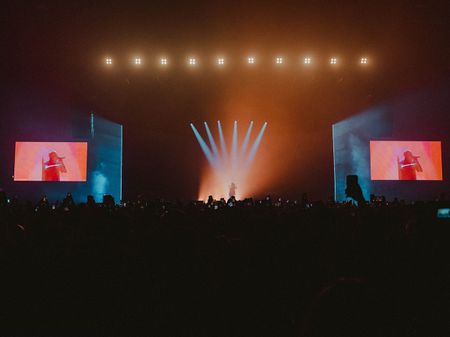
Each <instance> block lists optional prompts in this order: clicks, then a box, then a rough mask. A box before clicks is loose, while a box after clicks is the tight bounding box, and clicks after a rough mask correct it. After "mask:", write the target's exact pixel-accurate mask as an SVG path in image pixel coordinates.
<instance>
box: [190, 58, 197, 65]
mask: <svg viewBox="0 0 450 337" xmlns="http://www.w3.org/2000/svg"><path fill="white" fill-rule="evenodd" d="M189 65H190V66H195V65H197V59H196V58H193V57H190V58H189Z"/></svg>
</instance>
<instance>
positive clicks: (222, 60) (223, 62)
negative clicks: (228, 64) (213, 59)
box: [217, 57, 225, 66]
mask: <svg viewBox="0 0 450 337" xmlns="http://www.w3.org/2000/svg"><path fill="white" fill-rule="evenodd" d="M217 64H218V65H220V66H223V65H224V64H225V59H224V58H223V57H219V58H217Z"/></svg>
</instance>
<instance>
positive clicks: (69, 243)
mask: <svg viewBox="0 0 450 337" xmlns="http://www.w3.org/2000/svg"><path fill="white" fill-rule="evenodd" d="M446 207H450V206H449V202H448V201H446V200H445V198H444V197H441V198H440V199H439V200H437V201H431V202H416V203H411V204H407V203H404V202H401V201H397V200H395V201H393V202H387V201H386V200H385V199H383V198H375V197H373V198H372V201H371V202H367V203H364V204H363V203H360V205H358V206H356V205H354V204H353V203H352V202H348V203H336V202H333V201H328V202H310V201H309V200H308V198H307V196H306V195H303V197H302V198H301V200H299V201H289V200H283V199H279V198H276V199H272V198H270V197H266V198H264V199H262V200H253V199H246V200H242V201H236V200H235V199H234V198H231V199H230V200H227V201H226V200H219V201H216V200H214V199H212V197H211V198H210V199H208V200H207V201H206V202H190V203H181V202H168V201H164V200H156V201H148V200H143V199H142V198H139V199H137V200H135V201H130V202H121V203H119V204H115V202H114V200H113V199H112V198H110V197H109V198H108V197H106V198H105V199H104V202H103V203H96V202H95V201H94V199H93V198H91V197H89V198H88V200H87V202H86V203H81V204H80V203H78V204H77V203H75V202H74V201H73V198H72V196H71V195H70V194H68V195H67V197H66V198H65V199H64V200H63V201H61V202H60V203H56V204H54V203H51V202H49V201H48V200H47V198H45V197H44V198H42V200H40V201H39V202H38V203H37V204H32V203H30V202H20V201H19V200H17V199H14V198H11V199H9V198H8V197H7V195H6V194H5V193H4V192H1V193H0V268H1V272H0V277H1V280H2V288H1V289H2V292H1V293H2V295H1V296H0V308H1V309H0V335H1V336H198V337H200V336H211V337H212V336H218V337H219V336H224V337H225V336H226V337H233V336H246V337H248V336H277V337H281V336H299V337H304V336H334V337H338V336H360V337H363V336H384V337H387V336H430V337H431V336H449V335H450V244H449V241H450V235H449V234H450V221H449V219H441V218H438V217H437V210H438V209H440V208H446Z"/></svg>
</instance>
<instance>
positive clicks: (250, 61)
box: [247, 56, 255, 64]
mask: <svg viewBox="0 0 450 337" xmlns="http://www.w3.org/2000/svg"><path fill="white" fill-rule="evenodd" d="M247 63H248V64H255V58H254V57H253V56H249V57H248V58H247Z"/></svg>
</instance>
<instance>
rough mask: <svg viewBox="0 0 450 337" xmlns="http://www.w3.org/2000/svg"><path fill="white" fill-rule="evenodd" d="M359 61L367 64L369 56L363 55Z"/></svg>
mask: <svg viewBox="0 0 450 337" xmlns="http://www.w3.org/2000/svg"><path fill="white" fill-rule="evenodd" d="M359 62H360V63H361V64H367V63H368V59H367V57H361V60H360V61H359Z"/></svg>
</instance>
